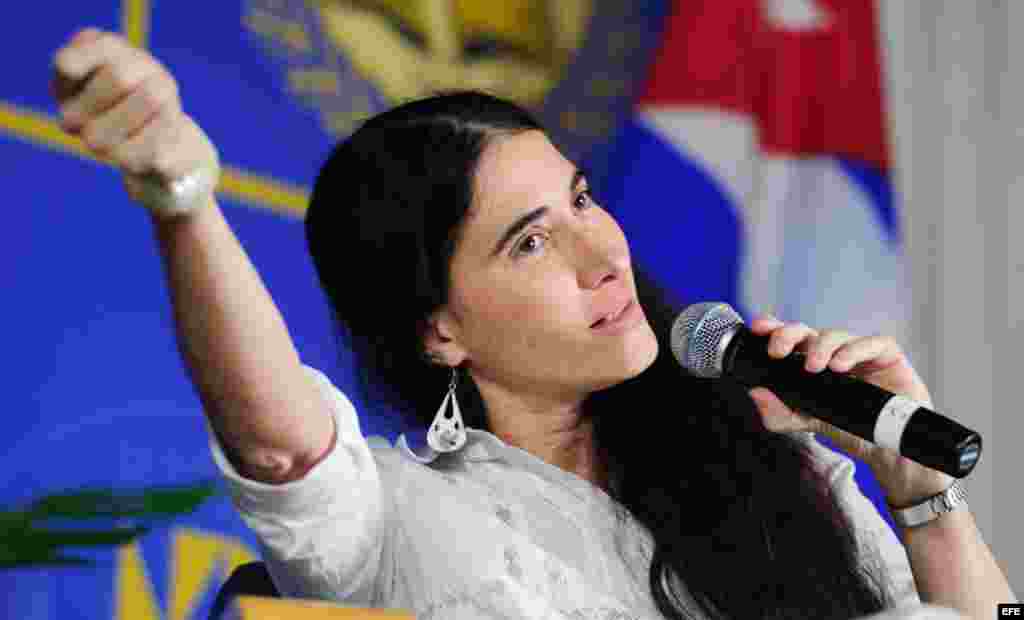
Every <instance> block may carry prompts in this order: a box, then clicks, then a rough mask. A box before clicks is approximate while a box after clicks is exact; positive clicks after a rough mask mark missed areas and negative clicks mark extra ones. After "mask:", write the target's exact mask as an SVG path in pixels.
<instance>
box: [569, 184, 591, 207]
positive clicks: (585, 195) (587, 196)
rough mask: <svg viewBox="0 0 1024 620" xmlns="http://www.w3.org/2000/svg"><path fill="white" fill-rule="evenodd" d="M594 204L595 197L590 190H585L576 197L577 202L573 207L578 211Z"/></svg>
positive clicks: (574, 202) (575, 201)
mask: <svg viewBox="0 0 1024 620" xmlns="http://www.w3.org/2000/svg"><path fill="white" fill-rule="evenodd" d="M593 202H594V195H593V194H591V193H590V190H589V189H585V190H583V191H582V192H580V193H579V195H577V196H576V200H574V201H573V206H575V207H576V208H577V209H585V208H586V207H589V206H590V205H591V204H593Z"/></svg>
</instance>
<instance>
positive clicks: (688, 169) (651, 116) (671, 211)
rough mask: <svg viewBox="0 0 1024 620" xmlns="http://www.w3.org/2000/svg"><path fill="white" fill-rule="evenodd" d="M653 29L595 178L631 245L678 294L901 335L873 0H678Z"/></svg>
mask: <svg viewBox="0 0 1024 620" xmlns="http://www.w3.org/2000/svg"><path fill="white" fill-rule="evenodd" d="M662 37H663V38H662V41H661V44H660V48H659V49H658V51H657V53H656V56H655V58H654V61H653V64H652V66H651V69H650V73H649V75H648V79H647V82H646V83H645V85H644V87H643V88H642V89H641V93H640V96H639V98H638V100H637V104H636V106H635V110H634V114H633V116H632V118H631V119H630V121H629V122H627V123H626V126H625V128H624V129H623V130H622V131H621V132H620V134H619V136H618V137H617V139H616V141H615V143H614V144H613V145H612V147H611V149H610V151H609V155H608V161H607V163H606V166H607V168H606V169H607V170H608V173H607V176H606V177H605V178H604V179H602V185H601V194H602V195H601V196H600V198H602V199H603V200H604V201H605V204H606V206H607V207H608V208H609V210H610V211H611V212H612V213H613V214H614V215H615V217H616V218H617V219H618V221H619V222H620V224H621V225H622V227H623V229H624V230H625V232H626V235H627V238H628V239H629V240H630V246H631V249H632V251H633V254H634V256H635V257H636V258H637V260H638V261H640V262H641V264H642V265H645V266H647V268H648V269H649V270H650V271H651V272H652V274H653V275H654V276H655V277H656V278H657V279H658V280H659V282H661V283H662V284H664V285H666V286H667V287H668V288H669V289H670V290H671V291H672V292H673V293H676V294H678V295H679V296H680V298H681V299H682V301H683V302H684V303H685V304H690V303H695V302H698V301H725V302H728V303H729V304H730V305H732V306H733V307H734V308H735V309H736V310H737V311H738V312H739V313H740V314H741V315H742V316H743V317H744V319H745V320H747V321H748V322H749V321H750V320H751V319H752V318H754V316H756V315H757V314H760V313H762V312H771V313H773V314H775V315H776V316H777V317H779V318H780V319H782V320H784V321H787V322H789V321H800V322H804V323H807V324H808V325H811V326H812V327H818V328H839V329H845V330H848V331H850V332H852V333H856V334H859V335H870V334H877V333H882V334H886V335H890V336H893V337H894V338H896V339H897V341H899V342H900V343H901V344H904V345H906V344H907V342H908V341H907V336H908V329H907V323H908V312H909V308H910V290H909V287H908V279H907V272H906V265H905V262H904V257H903V250H902V243H901V234H900V225H899V224H900V223H899V217H898V213H897V211H896V202H895V200H894V192H893V181H892V176H891V169H890V155H889V142H888V138H887V129H886V127H887V123H886V115H885V107H884V105H883V89H882V85H883V83H884V82H883V78H882V76H883V73H882V69H881V62H882V53H881V49H880V42H879V41H880V31H879V20H878V14H877V11H876V5H875V3H874V2H871V1H865V2H840V1H839V0H819V1H817V2H815V1H813V0H702V1H698V0H688V1H682V0H677V1H676V2H674V6H672V7H671V8H670V10H669V14H668V15H667V17H666V21H665V26H664V31H663V34H662ZM823 443H826V444H828V441H827V440H825V441H824V442H823ZM832 447H834V446H832ZM857 479H858V482H859V483H860V484H861V487H862V489H864V491H865V494H866V495H868V496H869V498H870V499H872V501H874V503H875V504H876V505H877V506H878V507H879V509H880V512H882V514H883V516H884V517H885V518H886V519H888V520H889V522H890V524H891V523H892V522H891V518H890V517H889V515H888V513H887V511H886V510H885V509H884V504H883V502H882V500H881V497H882V495H881V492H880V490H879V488H878V486H877V483H876V482H875V481H874V479H873V478H872V477H871V476H870V471H869V470H868V469H867V468H866V467H863V466H860V467H858V473H857Z"/></svg>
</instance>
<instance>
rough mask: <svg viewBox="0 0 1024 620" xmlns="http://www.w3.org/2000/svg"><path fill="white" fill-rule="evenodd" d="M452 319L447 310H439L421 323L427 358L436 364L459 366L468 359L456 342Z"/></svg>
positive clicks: (421, 334)
mask: <svg viewBox="0 0 1024 620" xmlns="http://www.w3.org/2000/svg"><path fill="white" fill-rule="evenodd" d="M450 326H451V318H450V316H449V314H448V312H447V311H446V310H438V311H437V312H434V313H433V314H431V315H430V317H428V318H426V319H424V320H423V321H421V322H420V328H419V332H420V341H421V342H422V345H423V351H424V354H425V355H426V356H430V358H431V359H432V361H434V363H440V364H443V365H445V366H458V365H459V364H461V363H462V361H463V360H464V359H465V358H466V352H465V351H464V350H463V349H462V347H461V346H459V344H458V343H457V342H456V340H455V334H454V333H453V330H452V329H451V327H450Z"/></svg>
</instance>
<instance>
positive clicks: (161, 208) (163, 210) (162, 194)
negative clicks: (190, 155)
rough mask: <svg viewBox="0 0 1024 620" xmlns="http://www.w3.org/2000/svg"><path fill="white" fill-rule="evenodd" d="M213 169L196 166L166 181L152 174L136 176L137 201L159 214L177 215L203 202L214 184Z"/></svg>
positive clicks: (197, 206) (200, 205)
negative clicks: (181, 175) (186, 172)
mask: <svg viewBox="0 0 1024 620" xmlns="http://www.w3.org/2000/svg"><path fill="white" fill-rule="evenodd" d="M218 176H219V175H218V174H216V170H215V169H210V168H208V167H205V166H204V167H200V168H197V169H196V170H193V171H192V172H190V173H188V174H186V175H185V176H183V177H180V178H178V179H176V180H174V181H173V182H171V183H170V186H169V187H168V184H167V183H166V182H165V181H162V180H160V179H159V178H157V177H156V176H155V175H143V176H139V177H136V178H137V180H138V188H139V193H140V196H139V201H140V202H141V203H142V204H143V206H145V207H146V208H147V209H149V210H150V211H152V212H153V213H155V214H157V215H158V216H160V217H177V216H180V215H184V214H186V213H191V212H192V211H195V210H197V209H199V208H201V207H202V206H204V205H205V204H206V199H207V198H208V197H209V196H210V195H212V193H213V190H214V189H215V188H216V185H217V177H218Z"/></svg>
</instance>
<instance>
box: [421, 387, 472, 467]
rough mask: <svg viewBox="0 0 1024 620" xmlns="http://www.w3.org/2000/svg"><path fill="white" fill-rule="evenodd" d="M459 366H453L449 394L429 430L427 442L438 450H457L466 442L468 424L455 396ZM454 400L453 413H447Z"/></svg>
mask: <svg viewBox="0 0 1024 620" xmlns="http://www.w3.org/2000/svg"><path fill="white" fill-rule="evenodd" d="M457 372H458V368H455V367H452V379H451V381H450V382H449V383H448V394H446V395H445V397H444V400H443V401H442V402H441V408H440V409H438V410H437V415H436V416H434V421H433V422H431V423H430V430H429V431H428V432H427V444H428V445H430V447H431V448H433V449H434V450H435V451H437V452H455V451H456V450H458V449H459V448H461V447H462V446H463V445H464V444H465V443H466V425H465V424H464V423H463V422H462V413H461V412H460V411H459V401H458V399H457V398H455V378H456V373H457ZM449 400H450V401H452V413H451V415H450V416H449V415H446V414H447V409H448V401H449Z"/></svg>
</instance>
